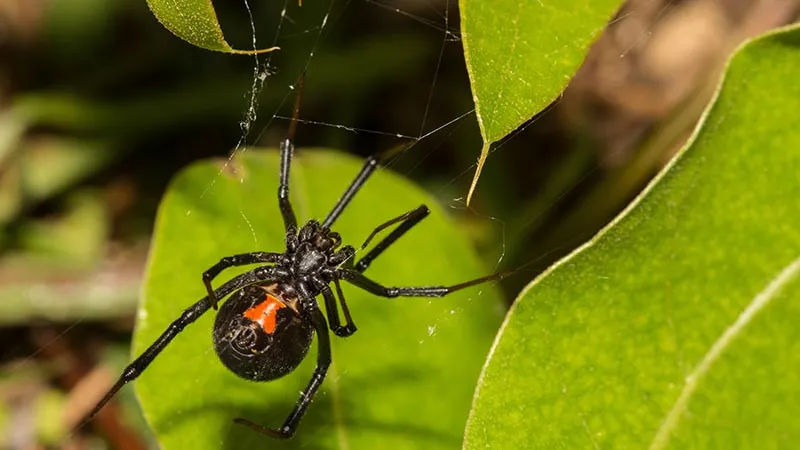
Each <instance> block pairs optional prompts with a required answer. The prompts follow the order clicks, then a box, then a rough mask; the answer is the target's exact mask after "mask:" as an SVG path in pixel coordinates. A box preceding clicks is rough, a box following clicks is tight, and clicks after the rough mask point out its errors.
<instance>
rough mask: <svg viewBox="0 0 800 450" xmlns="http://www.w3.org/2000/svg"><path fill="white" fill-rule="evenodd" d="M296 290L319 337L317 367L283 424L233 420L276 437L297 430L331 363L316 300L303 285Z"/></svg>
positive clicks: (325, 326) (324, 323) (282, 437)
mask: <svg viewBox="0 0 800 450" xmlns="http://www.w3.org/2000/svg"><path fill="white" fill-rule="evenodd" d="M298 290H299V291H300V294H301V298H302V300H301V301H302V302H303V303H304V305H305V308H306V310H305V313H306V314H308V318H309V319H310V320H311V323H312V324H314V330H315V331H316V334H317V338H318V339H319V341H318V344H317V367H316V368H315V369H314V373H313V375H311V380H310V381H309V382H308V385H307V386H306V389H305V390H304V391H303V392H301V393H300V399H299V400H298V401H297V403H296V404H295V406H294V409H293V410H292V412H291V413H290V414H289V417H287V418H286V421H285V422H284V423H283V426H281V427H280V428H279V429H277V430H273V429H271V428H266V427H262V426H261V425H258V424H256V423H254V422H251V421H250V420H247V419H243V418H236V419H234V420H233V421H234V422H236V423H238V424H241V425H246V426H248V427H250V428H251V429H253V430H255V431H258V432H259V433H263V434H266V435H267V436H271V437H274V438H278V439H288V438H290V437H292V436H293V435H294V432H295V431H296V430H297V425H298V424H300V419H302V418H303V415H305V413H306V410H307V409H308V405H310V404H311V401H312V400H313V399H314V396H315V395H316V394H317V391H319V387H320V386H321V385H322V381H323V380H325V375H326V374H327V373H328V367H330V365H331V343H330V336H329V335H328V323H327V321H325V316H324V315H323V314H322V311H320V310H319V307H318V306H317V302H316V301H314V299H313V298H311V296H309V295H308V290H307V289H306V288H305V286H303V285H300V286H299V289H298Z"/></svg>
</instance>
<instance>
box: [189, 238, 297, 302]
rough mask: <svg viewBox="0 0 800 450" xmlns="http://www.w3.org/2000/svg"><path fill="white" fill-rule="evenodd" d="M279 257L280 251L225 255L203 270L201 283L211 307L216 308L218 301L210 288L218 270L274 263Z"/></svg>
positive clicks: (218, 272)
mask: <svg viewBox="0 0 800 450" xmlns="http://www.w3.org/2000/svg"><path fill="white" fill-rule="evenodd" d="M280 257H281V254H280V253H267V252H253V253H242V254H240V255H233V256H226V257H224V258H222V259H220V260H219V262H218V263H216V264H214V265H213V266H211V268H209V269H208V270H206V271H205V272H203V284H204V285H205V287H206V291H208V298H209V299H210V300H211V307H212V308H214V310H216V309H217V303H219V298H218V297H217V296H216V295H215V294H214V290H213V289H211V281H212V280H213V279H214V278H215V277H216V276H217V275H219V274H220V272H222V271H223V270H225V269H229V268H231V267H236V266H245V265H247V264H256V263H275V262H278V260H279V259H280Z"/></svg>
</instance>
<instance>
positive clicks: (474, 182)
mask: <svg viewBox="0 0 800 450" xmlns="http://www.w3.org/2000/svg"><path fill="white" fill-rule="evenodd" d="M489 145H490V144H489V143H488V142H485V141H484V144H483V148H481V155H480V156H479V157H478V167H477V168H476V169H475V175H473V177H472V183H471V184H470V185H469V192H468V193H467V206H469V204H470V202H472V194H474V193H475V187H476V186H477V185H478V178H480V176H481V172H482V171H483V164H484V163H485V162H486V157H487V156H488V155H489Z"/></svg>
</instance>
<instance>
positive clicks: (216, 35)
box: [147, 0, 278, 55]
mask: <svg viewBox="0 0 800 450" xmlns="http://www.w3.org/2000/svg"><path fill="white" fill-rule="evenodd" d="M147 4H148V6H150V10H151V11H153V15H155V16H156V19H158V21H159V22H161V24H162V25H164V26H165V27H166V28H167V29H168V30H169V31H171V32H172V33H173V34H175V36H178V37H179V38H181V39H183V40H184V41H186V42H188V43H190V44H192V45H195V46H197V47H200V48H204V49H206V50H214V51H217V52H224V53H238V54H245V55H252V54H254V53H266V52H271V51H273V50H278V47H270V48H264V49H258V50H237V49H235V48H233V47H231V46H230V45H229V44H228V42H227V41H226V40H225V37H224V36H223V35H222V29H221V28H220V26H219V20H217V13H216V12H215V11H214V5H213V4H212V3H211V0H147Z"/></svg>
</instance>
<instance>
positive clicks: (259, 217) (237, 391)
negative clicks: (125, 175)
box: [134, 149, 503, 450]
mask: <svg viewBox="0 0 800 450" xmlns="http://www.w3.org/2000/svg"><path fill="white" fill-rule="evenodd" d="M361 163H362V162H361V161H358V160H355V159H354V158H352V157H348V156H345V155H342V154H337V153H333V152H330V151H315V150H308V149H302V150H300V152H299V154H298V155H297V157H296V158H295V161H294V163H293V166H292V191H291V196H292V197H291V198H292V201H293V204H294V208H295V212H296V213H297V215H298V220H299V221H300V223H303V222H304V221H306V220H308V219H310V218H324V216H325V215H326V214H327V212H328V210H329V209H330V208H331V207H332V206H333V204H334V203H335V201H336V200H337V198H338V196H339V195H340V194H341V193H342V192H343V190H344V188H345V186H346V185H347V184H348V183H349V181H350V180H351V179H352V178H353V177H354V176H355V174H356V173H357V172H358V170H359V168H360V166H361ZM234 169H235V170H234ZM234 172H235V173H234ZM277 180H278V154H277V152H274V151H273V152H262V151H253V150H248V151H247V152H246V153H244V154H240V155H239V156H238V157H237V159H235V160H234V162H233V163H232V165H230V166H227V167H226V168H223V167H222V164H221V163H217V162H204V163H201V164H197V165H194V166H192V167H190V168H189V169H187V170H185V171H184V172H182V173H181V174H180V175H179V176H178V177H177V179H176V180H175V181H174V183H173V184H172V186H171V188H170V189H169V191H168V192H167V194H166V196H165V198H164V199H163V202H162V204H161V207H160V210H159V214H158V219H157V222H156V234H155V239H154V243H153V248H152V250H151V261H150V265H149V270H148V274H147V277H146V284H145V294H144V302H143V304H142V306H141V310H140V316H139V321H138V323H137V330H136V334H135V337H134V344H135V345H134V352H135V354H137V355H138V354H140V353H141V352H142V351H144V350H145V348H146V347H147V346H149V345H150V344H151V343H152V342H153V341H154V340H155V339H156V337H157V336H158V335H159V334H160V333H161V332H162V331H164V330H165V329H166V328H167V325H168V324H169V323H170V322H171V321H172V320H174V319H176V318H177V317H178V316H179V315H180V313H181V312H182V311H183V310H184V309H185V308H186V307H188V306H189V305H191V304H192V303H193V302H195V301H197V300H198V299H200V298H201V297H203V296H204V287H203V284H202V282H201V273H202V272H203V271H204V270H206V269H208V268H209V267H210V266H211V265H212V264H214V263H216V262H217V261H218V260H219V259H220V258H221V257H223V256H227V255H231V254H236V253H242V252H250V251H257V250H266V251H281V250H282V249H283V236H284V232H283V222H282V219H281V215H280V213H279V211H278V207H277V198H276V197H277V196H276V193H277ZM421 203H428V204H429V206H432V213H431V216H430V217H428V218H427V219H426V220H425V221H423V222H422V223H421V224H420V225H419V226H418V227H417V228H415V229H414V230H412V231H411V232H410V233H409V234H408V235H406V236H405V237H404V238H403V239H402V240H401V241H398V243H397V244H396V245H395V246H393V247H392V248H391V249H390V250H389V251H387V252H386V253H385V254H384V255H382V256H381V257H380V258H379V259H377V260H376V261H375V263H374V265H373V266H371V267H370V270H369V271H368V272H367V274H368V275H369V276H370V277H372V278H373V279H375V280H379V281H381V282H384V283H386V284H387V285H400V286H402V285H431V284H433V285H439V284H450V283H458V282H460V281H465V280H467V279H471V278H473V277H476V276H481V275H484V274H486V273H487V269H485V268H483V266H482V264H480V262H479V261H478V260H477V258H476V256H475V254H474V253H473V252H472V251H471V250H470V248H469V245H468V242H467V241H466V240H465V239H464V237H463V236H462V235H461V234H460V233H459V232H458V230H456V229H455V227H454V225H453V224H452V223H450V222H449V221H448V220H447V218H446V216H445V214H444V213H443V211H442V210H441V209H440V208H439V207H437V206H436V205H435V204H432V203H433V202H432V200H431V198H430V197H429V196H427V195H426V194H425V193H424V192H423V191H421V190H420V189H419V188H416V187H414V186H412V185H411V184H409V183H408V182H407V181H405V180H403V179H401V178H400V177H398V176H397V175H394V174H392V173H391V172H390V171H387V170H381V171H379V172H378V173H376V174H375V175H374V176H373V178H372V179H370V180H369V182H368V183H367V186H366V188H365V189H364V190H362V192H359V194H358V196H356V198H355V199H354V200H353V203H352V204H351V205H350V206H349V207H348V208H347V210H346V211H345V213H344V215H343V216H342V217H341V218H340V219H339V221H337V223H336V225H335V227H334V228H335V229H336V231H338V232H339V233H341V234H342V236H343V238H344V240H345V242H346V243H350V244H353V245H355V246H359V245H360V244H361V242H362V241H363V240H364V239H365V238H366V237H367V236H368V234H369V233H370V232H371V231H372V229H373V228H374V227H375V226H377V225H379V224H380V223H382V222H384V221H385V220H388V219H389V218H392V217H395V216H398V215H400V214H402V213H404V212H406V211H408V210H410V209H412V208H415V207H417V206H418V205H419V204H421ZM235 273H237V271H236V270H230V271H229V272H225V273H223V274H222V275H221V276H220V277H219V280H217V281H215V283H214V284H215V286H218V285H219V284H220V283H222V282H224V281H225V280H227V279H229V278H230V277H231V276H232V275H233V274H235ZM343 287H344V288H345V295H346V298H347V303H348V305H349V306H350V311H351V312H352V315H353V319H354V320H355V322H356V324H357V326H358V332H357V333H356V334H355V335H353V336H352V337H350V338H347V339H341V338H337V337H335V336H332V340H333V351H334V355H333V360H334V362H333V367H332V368H331V370H330V372H329V374H328V377H327V379H326V380H325V382H324V384H323V386H322V390H321V393H320V395H319V396H318V398H317V399H316V401H315V402H314V403H313V404H312V405H311V408H310V409H309V412H308V415H307V416H306V418H305V419H304V420H303V422H302V423H301V425H300V428H299V432H298V435H297V436H296V437H295V438H294V439H293V440H291V441H289V442H288V443H284V442H277V441H274V440H272V439H271V438H268V437H266V436H263V435H260V434H257V433H255V432H253V431H251V430H250V429H247V428H245V427H242V426H240V425H235V424H233V423H232V419H233V418H235V417H245V418H248V419H250V420H253V421H255V422H257V423H260V424H263V425H265V426H270V427H278V426H280V425H281V424H282V423H283V420H284V419H285V418H286V416H287V415H288V414H289V412H290V411H291V409H292V407H293V405H294V403H295V402H296V401H297V399H298V395H299V392H300V390H301V389H303V388H304V387H305V385H306V383H307V382H308V380H309V378H310V376H311V372H312V370H313V365H314V360H315V352H316V344H314V345H313V346H312V349H311V350H310V352H309V356H308V357H307V358H306V361H305V362H304V363H303V364H302V365H301V366H300V367H299V368H298V369H297V370H296V371H295V372H293V373H292V374H290V375H288V376H286V377H284V378H282V379H280V380H277V381H274V382H269V383H252V382H248V381H244V380H242V379H239V378H237V377H236V376H235V375H234V374H233V373H231V372H229V371H227V370H226V369H225V368H224V367H223V366H222V364H221V363H220V362H219V361H218V359H217V357H216V355H215V353H214V351H213V347H212V345H211V330H212V326H213V321H214V313H213V312H209V313H208V314H206V316H204V317H202V318H201V319H200V320H198V321H197V322H196V323H195V324H192V325H191V326H189V327H188V328H187V329H186V330H185V331H184V332H183V333H181V334H180V335H179V336H178V337H177V338H176V339H175V341H174V342H173V343H172V344H170V346H169V347H167V349H166V350H165V351H164V353H163V354H162V355H161V356H160V357H158V358H156V360H155V361H154V362H153V364H152V366H150V368H149V369H148V370H147V371H146V372H145V374H144V375H143V376H142V378H141V379H140V380H139V381H138V382H137V392H138V393H139V396H140V399H141V402H142V406H143V407H144V410H145V414H146V416H147V418H148V421H149V423H150V424H151V425H152V427H153V429H154V430H155V433H156V435H157V436H158V439H159V442H160V444H161V446H162V448H163V449H165V450H169V449H187V448H191V449H204V448H209V449H219V448H256V447H267V446H269V448H283V447H284V446H289V447H295V446H301V445H304V446H306V448H350V449H358V448H377V447H378V446H379V444H381V443H386V442H391V443H392V448H395V449H401V448H453V447H457V446H458V445H459V443H460V442H461V440H462V437H463V430H464V425H465V423H466V418H467V413H468V412H469V405H470V401H471V396H472V393H473V391H474V387H475V383H476V381H477V378H478V374H479V372H480V367H481V365H482V364H483V361H484V360H485V356H486V353H487V352H488V349H489V346H490V344H491V340H492V337H493V336H494V334H495V333H496V331H497V328H498V326H499V323H500V321H501V317H502V313H503V308H502V306H501V304H500V302H499V296H498V294H497V292H496V290H495V288H494V287H492V286H481V287H478V288H473V289H470V290H467V291H464V292H463V293H458V294H454V295H452V296H449V297H447V298H443V299H395V300H387V299H383V298H376V297H374V296H371V295H369V294H365V293H364V292H363V291H360V290H358V289H355V288H352V286H349V285H345V286H343Z"/></svg>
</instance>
